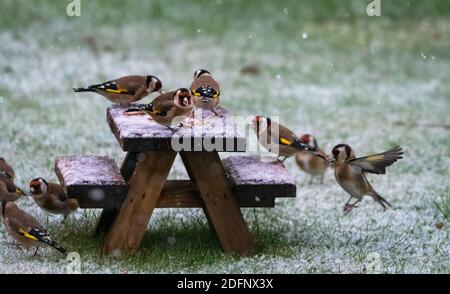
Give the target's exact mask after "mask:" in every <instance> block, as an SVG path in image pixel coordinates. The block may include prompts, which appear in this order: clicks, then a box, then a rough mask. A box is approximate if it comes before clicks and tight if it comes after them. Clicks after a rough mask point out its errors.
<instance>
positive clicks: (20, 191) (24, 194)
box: [16, 187, 29, 196]
mask: <svg viewBox="0 0 450 294" xmlns="http://www.w3.org/2000/svg"><path fill="white" fill-rule="evenodd" d="M16 194H20V195H22V196H29V195H28V194H27V193H25V192H24V191H23V190H22V189H20V188H19V187H17V188H16Z"/></svg>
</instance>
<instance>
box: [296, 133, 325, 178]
mask: <svg viewBox="0 0 450 294" xmlns="http://www.w3.org/2000/svg"><path fill="white" fill-rule="evenodd" d="M300 141H301V142H303V143H305V144H308V145H309V146H311V147H313V148H315V149H316V151H315V152H316V153H319V154H321V155H322V156H323V157H322V158H321V157H319V156H317V155H316V154H312V153H311V152H307V151H299V152H297V153H296V154H295V161H296V163H297V165H298V167H299V168H300V169H301V170H303V171H304V172H305V173H307V174H310V175H311V179H310V181H309V183H310V184H311V183H312V181H313V178H314V177H315V176H320V182H321V183H323V176H324V174H325V172H326V171H327V169H328V167H329V166H330V163H329V162H328V161H327V160H326V159H325V158H326V154H325V153H324V152H323V150H322V149H320V148H319V146H318V145H317V140H316V138H315V137H314V136H313V135H310V134H305V135H302V136H301V137H300Z"/></svg>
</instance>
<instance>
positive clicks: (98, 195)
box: [89, 189, 105, 202]
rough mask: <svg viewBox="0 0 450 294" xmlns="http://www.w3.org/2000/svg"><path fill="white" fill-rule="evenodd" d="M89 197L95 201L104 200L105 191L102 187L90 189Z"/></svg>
mask: <svg viewBox="0 0 450 294" xmlns="http://www.w3.org/2000/svg"><path fill="white" fill-rule="evenodd" d="M89 197H90V198H91V199H92V200H94V201H97V202H98V201H102V200H103V199H104V198H105V192H104V191H102V190H100V189H93V190H91V191H89Z"/></svg>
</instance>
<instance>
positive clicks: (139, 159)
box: [136, 153, 145, 162]
mask: <svg viewBox="0 0 450 294" xmlns="http://www.w3.org/2000/svg"><path fill="white" fill-rule="evenodd" d="M136 159H137V161H138V162H142V161H144V160H145V153H139V154H138V156H137V157H136Z"/></svg>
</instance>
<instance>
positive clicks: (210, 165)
mask: <svg viewBox="0 0 450 294" xmlns="http://www.w3.org/2000/svg"><path fill="white" fill-rule="evenodd" d="M185 156H186V160H187V161H188V162H189V166H190V168H191V171H192V174H193V176H194V177H195V180H196V183H197V185H198V188H199V189H200V193H201V196H202V199H203V201H204V203H205V207H206V209H207V211H208V214H209V215H210V218H211V222H212V223H213V226H214V229H215V231H216V233H217V236H218V238H219V241H220V243H221V245H222V248H223V249H224V250H225V251H226V252H230V253H236V254H238V255H240V256H246V255H251V254H253V253H254V250H255V243H254V240H253V237H252V235H251V233H250V231H249V229H248V227H247V224H246V223H245V220H244V218H243V216H242V213H241V210H240V208H239V206H238V202H237V200H236V197H235V195H234V194H233V192H232V190H231V187H230V185H229V183H228V180H227V178H226V175H225V170H224V168H223V166H222V162H221V160H220V157H219V154H218V153H217V152H186V153H185Z"/></svg>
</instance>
